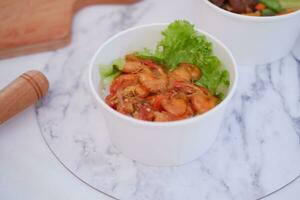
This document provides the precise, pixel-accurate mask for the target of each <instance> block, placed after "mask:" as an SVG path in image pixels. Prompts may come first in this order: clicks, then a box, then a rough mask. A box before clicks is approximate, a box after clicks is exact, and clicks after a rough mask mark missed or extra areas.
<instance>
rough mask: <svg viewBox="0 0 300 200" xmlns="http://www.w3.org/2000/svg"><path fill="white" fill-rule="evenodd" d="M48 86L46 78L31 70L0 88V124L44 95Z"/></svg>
mask: <svg viewBox="0 0 300 200" xmlns="http://www.w3.org/2000/svg"><path fill="white" fill-rule="evenodd" d="M48 88H49V82H48V79H47V78H46V77H45V76H44V75H43V74H42V73H41V72H40V71H36V70H32V71H28V72H26V73H24V74H22V75H21V76H20V77H18V78H17V79H15V80H14V81H12V82H11V83H10V84H9V85H7V86H6V87H5V88H3V89H2V90H0V125H1V124H2V123H4V122H5V121H7V120H8V119H10V118H11V117H13V116H14V115H16V114H17V113H19V112H21V111H23V110H24V109H26V108H27V107H29V106H31V105H33V104H34V103H36V102H37V101H38V100H40V99H41V98H42V97H44V96H45V95H46V94H47V92H48Z"/></svg>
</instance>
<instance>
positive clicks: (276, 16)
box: [201, 0, 300, 22]
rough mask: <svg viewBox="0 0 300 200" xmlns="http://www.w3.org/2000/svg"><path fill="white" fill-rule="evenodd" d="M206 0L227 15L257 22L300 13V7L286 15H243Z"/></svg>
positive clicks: (217, 10) (219, 11)
mask: <svg viewBox="0 0 300 200" xmlns="http://www.w3.org/2000/svg"><path fill="white" fill-rule="evenodd" d="M201 1H204V2H205V3H206V4H207V5H208V6H210V7H211V8H212V9H214V10H215V11H216V12H218V13H221V14H223V15H225V16H229V17H233V18H236V19H241V20H245V21H256V22H267V21H275V20H282V19H287V18H291V17H294V16H295V15H298V14H300V9H299V10H297V11H294V12H292V13H288V14H284V15H275V16H267V17H262V16H249V15H242V14H238V13H234V12H230V11H228V10H225V9H223V8H220V7H218V6H217V5H215V4H213V3H212V2H210V1H209V0H201Z"/></svg>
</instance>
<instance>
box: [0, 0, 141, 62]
mask: <svg viewBox="0 0 300 200" xmlns="http://www.w3.org/2000/svg"><path fill="white" fill-rule="evenodd" d="M136 1H137V0H0V58H8V57H13V56H19V55H24V54H30V53H35V52H41V51H47V50H53V49H56V48H59V47H62V46H64V45H66V44H68V43H69V42H70V38H71V25H72V18H73V15H74V13H75V12H76V11H77V10H79V9H81V8H83V7H85V6H87V5H91V4H98V3H106V4H116V3H123V4H125V3H133V2H136Z"/></svg>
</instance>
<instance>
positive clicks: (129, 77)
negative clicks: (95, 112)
mask: <svg viewBox="0 0 300 200" xmlns="http://www.w3.org/2000/svg"><path fill="white" fill-rule="evenodd" d="M137 83H138V81H137V76H136V75H135V74H122V75H120V76H118V77H117V78H116V79H115V80H114V81H113V82H112V84H111V86H110V93H111V94H115V93H116V92H117V91H118V90H119V89H121V88H125V87H128V86H129V85H135V84H137Z"/></svg>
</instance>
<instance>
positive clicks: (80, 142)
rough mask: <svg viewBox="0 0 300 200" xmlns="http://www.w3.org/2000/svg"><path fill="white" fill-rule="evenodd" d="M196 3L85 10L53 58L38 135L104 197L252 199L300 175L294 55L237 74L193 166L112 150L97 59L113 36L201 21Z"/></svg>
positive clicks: (298, 73)
mask: <svg viewBox="0 0 300 200" xmlns="http://www.w3.org/2000/svg"><path fill="white" fill-rule="evenodd" d="M195 5H197V4H196V0H187V1H180V0H176V1H174V0H166V1H159V0H152V1H150V0H148V1H147V0H145V1H142V2H140V3H137V4H134V5H121V6H112V5H107V6H94V7H90V8H86V9H84V10H83V11H80V12H79V13H78V15H77V16H76V18H75V20H74V27H73V34H74V35H73V38H72V43H71V45H69V46H68V47H66V48H63V49H60V50H57V51H53V52H51V53H50V54H49V55H48V60H47V61H46V62H45V63H44V64H45V65H44V66H45V67H44V69H43V70H44V72H45V73H46V74H47V76H48V77H49V80H50V84H51V88H50V91H49V95H48V96H47V98H45V99H44V100H43V101H42V102H41V103H40V104H39V105H38V106H37V107H36V116H37V121H38V124H39V127H40V130H41V132H42V134H43V137H44V138H45V140H46V142H47V144H48V145H49V147H50V148H51V150H52V151H53V152H54V153H55V155H56V156H57V157H58V159H59V160H60V161H61V162H62V163H63V164H64V165H65V166H66V167H67V168H68V169H69V170H70V171H72V173H74V174H75V175H76V176H77V177H79V178H80V179H81V180H83V181H84V182H86V183H87V184H89V185H90V186H92V187H94V188H96V189H98V190H99V191H104V192H106V193H108V194H110V195H112V196H114V197H116V198H118V199H122V200H123V199H124V200H126V199H131V200H153V199H155V200H182V199H185V200H199V199H205V200H216V199H222V200H240V199H243V200H253V199H258V198H260V197H262V196H265V195H267V194H269V193H271V192H272V191H274V190H276V189H278V188H280V187H281V186H283V185H284V184H286V183H288V182H289V181H290V180H292V179H293V178H295V177H296V176H298V175H299V174H300V61H299V60H300V56H296V53H294V54H293V53H291V54H290V55H288V56H287V57H285V58H283V59H281V60H280V61H277V62H274V63H269V64H267V65H257V66H240V67H239V73H240V80H239V84H238V90H237V92H236V94H235V95H234V97H233V99H232V101H231V102H230V104H229V106H228V108H227V112H226V115H225V117H224V121H223V124H222V126H221V128H220V133H219V136H218V138H217V140H216V142H215V143H214V145H213V146H212V147H211V149H210V150H209V151H208V152H207V153H206V154H205V155H203V156H202V157H200V158H199V159H197V160H195V161H193V162H191V163H188V164H187V165H183V166H179V167H164V168H158V167H149V166H145V165H142V164H139V163H137V162H134V161H132V160H130V159H128V158H126V157H124V156H123V155H122V154H121V153H120V152H118V151H117V150H116V149H115V148H114V147H113V146H112V145H111V143H110V139H109V135H108V132H107V129H106V127H105V124H104V122H103V118H102V115H101V111H100V109H99V106H98V104H97V102H95V100H94V98H93V97H92V96H91V94H90V89H89V87H88V84H87V68H88V64H89V61H90V59H91V57H92V56H93V54H94V52H95V51H96V49H97V48H98V47H99V46H100V44H101V43H103V42H104V41H105V40H106V39H107V38H108V37H109V36H111V35H113V34H115V33H117V32H119V31H121V30H124V29H126V28H129V27H132V26H134V25H139V24H144V23H153V22H165V21H171V20H174V19H176V18H184V19H188V20H190V21H192V22H196V21H197V12H198V10H197V7H196V6H195ZM167 6H168V7H167ZM297 46H300V42H299V43H298V44H297ZM124 131H126V130H124Z"/></svg>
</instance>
